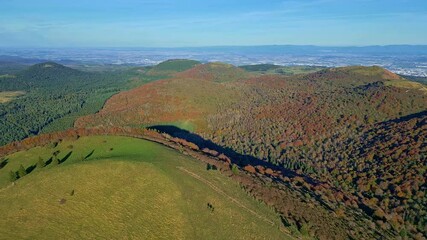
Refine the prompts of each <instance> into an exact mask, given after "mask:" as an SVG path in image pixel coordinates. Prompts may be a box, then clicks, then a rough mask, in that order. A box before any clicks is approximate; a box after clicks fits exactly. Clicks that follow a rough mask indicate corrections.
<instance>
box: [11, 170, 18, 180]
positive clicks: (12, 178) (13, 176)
mask: <svg viewBox="0 0 427 240" xmlns="http://www.w3.org/2000/svg"><path fill="white" fill-rule="evenodd" d="M17 179H18V176H16V172H14V171H10V172H9V180H10V181H11V182H15V181H16V180H17Z"/></svg>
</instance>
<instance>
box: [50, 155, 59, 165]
mask: <svg viewBox="0 0 427 240" xmlns="http://www.w3.org/2000/svg"><path fill="white" fill-rule="evenodd" d="M52 164H53V165H58V164H59V159H58V157H56V156H53V158H52Z"/></svg>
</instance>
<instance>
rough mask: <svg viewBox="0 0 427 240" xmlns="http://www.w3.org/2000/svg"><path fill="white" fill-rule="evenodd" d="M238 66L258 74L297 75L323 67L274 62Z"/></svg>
mask: <svg viewBox="0 0 427 240" xmlns="http://www.w3.org/2000/svg"><path fill="white" fill-rule="evenodd" d="M240 68H242V69H244V70H246V71H248V72H254V73H259V74H281V75H287V76H292V75H297V74H308V73H313V72H317V71H320V70H323V69H325V67H321V66H280V65H274V64H255V65H245V66H240Z"/></svg>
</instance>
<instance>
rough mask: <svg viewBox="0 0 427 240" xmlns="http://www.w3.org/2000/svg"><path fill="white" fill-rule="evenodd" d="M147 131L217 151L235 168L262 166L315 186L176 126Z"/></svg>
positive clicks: (306, 177)
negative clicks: (153, 131) (229, 160)
mask: <svg viewBox="0 0 427 240" xmlns="http://www.w3.org/2000/svg"><path fill="white" fill-rule="evenodd" d="M148 129H151V130H156V131H159V132H162V133H167V134H169V135H170V136H172V137H176V138H181V139H184V140H186V141H188V142H192V143H194V144H196V145H197V146H198V147H199V148H200V149H203V148H209V149H211V150H215V151H217V152H218V153H219V154H221V153H223V154H225V155H226V156H228V157H229V158H230V159H231V162H232V163H233V164H236V165H237V166H239V167H241V168H243V167H245V166H246V165H252V166H257V165H260V166H263V167H265V168H270V169H272V170H275V171H281V172H282V175H283V176H289V177H296V176H299V177H302V178H304V180H305V181H306V182H308V183H311V184H317V183H318V181H316V180H315V179H313V178H311V177H308V176H305V175H301V174H297V173H296V172H295V171H292V170H289V169H287V168H284V167H281V166H277V165H274V164H272V163H269V162H266V161H263V160H260V159H258V158H256V157H253V156H250V155H244V154H240V153H237V152H236V151H234V150H233V149H231V148H229V147H222V146H220V145H218V144H216V143H214V142H212V141H211V140H206V139H204V138H202V137H201V136H199V135H197V134H195V133H192V132H189V131H187V130H184V129H180V128H178V127H176V126H171V125H155V126H150V127H148Z"/></svg>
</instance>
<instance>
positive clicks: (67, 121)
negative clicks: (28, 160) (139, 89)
mask: <svg viewBox="0 0 427 240" xmlns="http://www.w3.org/2000/svg"><path fill="white" fill-rule="evenodd" d="M1 69H2V72H3V73H4V74H3V75H2V77H0V92H10V91H20V92H24V93H25V94H23V95H22V96H19V97H17V98H16V99H14V100H13V101H8V102H7V103H3V104H0V134H1V136H2V137H1V138H0V145H4V144H6V143H9V142H11V141H16V140H21V139H24V138H26V137H29V136H34V135H37V134H39V133H45V132H52V131H60V130H65V129H67V128H71V127H73V123H74V121H75V119H77V118H78V117H80V116H84V115H87V114H92V113H96V112H97V111H98V110H99V109H101V108H102V106H103V105H104V103H105V101H106V100H107V99H108V98H109V97H111V96H112V95H114V94H116V93H118V92H120V91H122V90H127V89H130V88H132V87H136V86H139V85H141V84H144V83H147V82H150V81H153V80H156V79H159V78H160V76H156V75H147V74H145V71H146V69H143V68H142V69H141V68H134V67H127V68H120V70H119V71H113V70H114V68H113V70H110V71H96V72H95V71H92V72H88V71H79V70H75V69H72V68H69V67H65V66H63V65H60V64H56V63H53V62H46V63H40V64H36V65H33V66H31V67H28V68H25V67H23V66H19V67H18V66H16V65H10V64H9V65H7V64H3V65H2V67H1ZM6 72H8V73H6Z"/></svg>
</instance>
